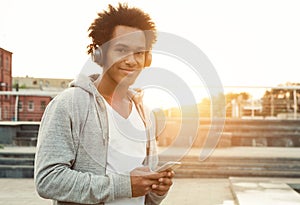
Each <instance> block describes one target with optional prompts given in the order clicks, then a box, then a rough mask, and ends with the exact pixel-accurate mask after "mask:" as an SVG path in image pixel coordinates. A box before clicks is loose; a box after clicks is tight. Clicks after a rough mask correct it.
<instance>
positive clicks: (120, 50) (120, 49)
mask: <svg viewBox="0 0 300 205" xmlns="http://www.w3.org/2000/svg"><path fill="white" fill-rule="evenodd" d="M117 51H118V52H120V53H127V49H124V48H119V49H117Z"/></svg>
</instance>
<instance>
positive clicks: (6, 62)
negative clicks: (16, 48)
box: [5, 56, 10, 70]
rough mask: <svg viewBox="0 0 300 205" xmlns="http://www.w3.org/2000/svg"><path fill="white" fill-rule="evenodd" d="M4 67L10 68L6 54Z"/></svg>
mask: <svg viewBox="0 0 300 205" xmlns="http://www.w3.org/2000/svg"><path fill="white" fill-rule="evenodd" d="M5 67H6V70H9V69H10V62H9V57H8V56H6V60H5Z"/></svg>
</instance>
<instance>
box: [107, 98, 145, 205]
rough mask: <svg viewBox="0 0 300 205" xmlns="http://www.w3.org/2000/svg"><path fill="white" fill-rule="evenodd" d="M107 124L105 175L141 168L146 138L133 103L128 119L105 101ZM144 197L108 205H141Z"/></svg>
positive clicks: (123, 199) (125, 172) (117, 201)
mask: <svg viewBox="0 0 300 205" xmlns="http://www.w3.org/2000/svg"><path fill="white" fill-rule="evenodd" d="M105 103H106V107H107V111H108V112H107V113H108V122H109V146H108V156H107V173H118V174H128V175H129V173H130V171H132V170H133V169H135V168H136V167H141V166H143V161H144V160H145V157H146V142H147V136H146V131H145V126H144V123H143V121H142V119H141V117H140V115H139V113H138V111H137V109H136V107H135V105H134V103H133V106H132V110H131V113H130V115H129V116H128V118H127V119H126V118H124V117H123V116H121V115H120V114H119V113H118V112H116V111H115V110H114V109H113V108H112V107H111V106H110V105H109V104H108V103H107V102H106V101H105ZM144 201H145V197H144V196H143V197H134V198H120V199H117V200H115V201H113V202H110V203H105V204H109V205H143V204H144Z"/></svg>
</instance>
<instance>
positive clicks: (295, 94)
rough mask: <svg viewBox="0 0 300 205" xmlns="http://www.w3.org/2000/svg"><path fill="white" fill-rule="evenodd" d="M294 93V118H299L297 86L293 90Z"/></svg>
mask: <svg viewBox="0 0 300 205" xmlns="http://www.w3.org/2000/svg"><path fill="white" fill-rule="evenodd" d="M293 92H294V93H293V94H294V120H296V119H297V108H298V103H297V90H296V88H295V89H294V90H293Z"/></svg>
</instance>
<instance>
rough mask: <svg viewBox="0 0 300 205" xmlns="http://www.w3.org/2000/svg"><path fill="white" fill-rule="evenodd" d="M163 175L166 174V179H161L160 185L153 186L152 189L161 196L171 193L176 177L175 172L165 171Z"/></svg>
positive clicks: (159, 180)
mask: <svg viewBox="0 0 300 205" xmlns="http://www.w3.org/2000/svg"><path fill="white" fill-rule="evenodd" d="M161 173H164V175H165V177H162V178H159V179H158V182H159V184H153V185H152V187H151V189H152V192H154V193H156V194H157V195H159V196H163V195H165V194H166V193H167V192H168V191H169V189H170V187H171V186H172V184H173V182H172V179H173V177H174V175H175V173H174V171H165V172H161Z"/></svg>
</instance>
